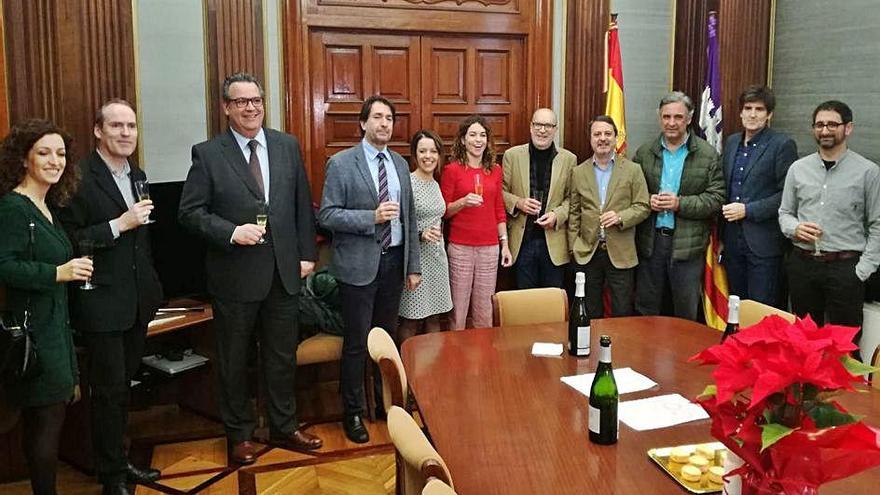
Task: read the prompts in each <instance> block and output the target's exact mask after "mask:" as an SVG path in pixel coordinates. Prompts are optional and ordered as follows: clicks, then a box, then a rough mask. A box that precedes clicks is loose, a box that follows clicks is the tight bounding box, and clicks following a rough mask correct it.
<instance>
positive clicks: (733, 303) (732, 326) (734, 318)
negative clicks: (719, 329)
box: [721, 296, 739, 342]
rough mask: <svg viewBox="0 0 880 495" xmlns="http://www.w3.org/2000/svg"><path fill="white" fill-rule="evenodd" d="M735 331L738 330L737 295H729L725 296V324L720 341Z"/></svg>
mask: <svg viewBox="0 0 880 495" xmlns="http://www.w3.org/2000/svg"><path fill="white" fill-rule="evenodd" d="M736 332H739V296H730V297H728V298H727V326H726V327H724V334H722V335H721V342H724V341H725V340H726V339H727V337H730V336H731V335H733V334H735V333H736Z"/></svg>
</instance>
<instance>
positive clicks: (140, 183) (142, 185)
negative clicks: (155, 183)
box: [134, 180, 156, 224]
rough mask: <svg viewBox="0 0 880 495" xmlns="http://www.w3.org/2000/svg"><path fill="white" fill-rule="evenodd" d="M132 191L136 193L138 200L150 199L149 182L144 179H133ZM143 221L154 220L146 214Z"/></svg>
mask: <svg viewBox="0 0 880 495" xmlns="http://www.w3.org/2000/svg"><path fill="white" fill-rule="evenodd" d="M134 192H135V193H136V194H137V198H138V201H144V200H147V199H150V183H149V182H147V181H146V180H136V181H134ZM144 223H145V224H146V223H156V221H155V220H151V219H150V216H149V215H147V220H146V221H145V222H144Z"/></svg>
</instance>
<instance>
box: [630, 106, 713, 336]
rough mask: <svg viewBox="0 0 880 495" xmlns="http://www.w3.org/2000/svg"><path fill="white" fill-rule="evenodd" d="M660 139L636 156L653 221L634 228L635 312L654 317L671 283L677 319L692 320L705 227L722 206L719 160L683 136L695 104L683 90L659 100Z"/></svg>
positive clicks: (687, 133) (690, 135)
mask: <svg viewBox="0 0 880 495" xmlns="http://www.w3.org/2000/svg"><path fill="white" fill-rule="evenodd" d="M657 114H658V117H659V123H660V129H661V134H660V136H659V137H656V138H654V139H652V140H651V141H649V142H647V143H645V144H643V145H642V146H641V147H639V149H638V151H636V154H635V155H634V156H633V161H634V162H636V163H638V164H639V165H641V166H642V173H644V175H645V182H647V184H648V193H649V194H650V195H651V196H650V203H649V204H650V206H651V216H650V217H649V218H648V220H647V221H645V222H642V223H641V224H639V226H638V231H637V233H636V247H637V248H638V251H639V267H638V269H637V273H636V311H637V312H638V313H640V314H643V315H657V314H660V310H661V308H662V307H663V295H664V292H665V286H666V284H667V283H668V284H669V286H670V287H671V288H672V306H673V310H674V314H675V316H678V317H679V318H686V319H688V320H696V319H697V311H698V308H699V304H700V295H701V289H702V286H703V283H702V281H703V264H704V256H705V254H706V246H707V245H708V244H709V228H710V225H711V223H712V220H713V219H714V218H715V216H716V215H717V214H718V212H719V211H720V210H721V204H722V203H723V202H724V175H723V174H722V172H721V160H720V157H719V156H718V153H717V152H716V151H715V148H713V147H712V146H711V145H710V144H709V143H707V142H706V141H704V140H703V139H700V138H699V137H697V136H695V135H694V134H693V132H691V131H690V130H689V129H688V126H689V125H690V123H691V119H692V118H693V116H694V103H693V101H691V99H690V97H688V96H687V95H686V94H684V93H682V92H680V91H674V92H672V93H669V94H668V95H666V96H664V97H663V99H661V100H660V107H659V109H658V111H657Z"/></svg>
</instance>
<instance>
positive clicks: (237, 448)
mask: <svg viewBox="0 0 880 495" xmlns="http://www.w3.org/2000/svg"><path fill="white" fill-rule="evenodd" d="M229 460H230V461H232V462H234V463H236V464H242V465H247V464H253V463H254V462H255V461H256V460H257V446H256V445H254V444H253V443H252V442H250V441H249V440H245V441H244V442H240V443H237V444H235V445H233V446H232V448H231V449H229Z"/></svg>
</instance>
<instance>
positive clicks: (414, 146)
mask: <svg viewBox="0 0 880 495" xmlns="http://www.w3.org/2000/svg"><path fill="white" fill-rule="evenodd" d="M425 138H428V139H430V140H431V141H434V146H436V147H437V153H438V154H439V155H440V156H439V157H438V158H437V166H436V167H434V173H433V175H434V180H439V178H440V169H441V168H442V166H443V162H444V158H445V155H444V153H443V140H442V139H440V136H438V135H437V134H436V133H435V132H434V131H429V130H428V129H419V130H418V131H416V133H415V134H413V137H412V139H410V141H409V156H410V159H411V160H412V162H413V166H415V167H416V168H419V163H418V162H419V158H418V153H417V152H418V148H419V141H421V140H422V139H425Z"/></svg>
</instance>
